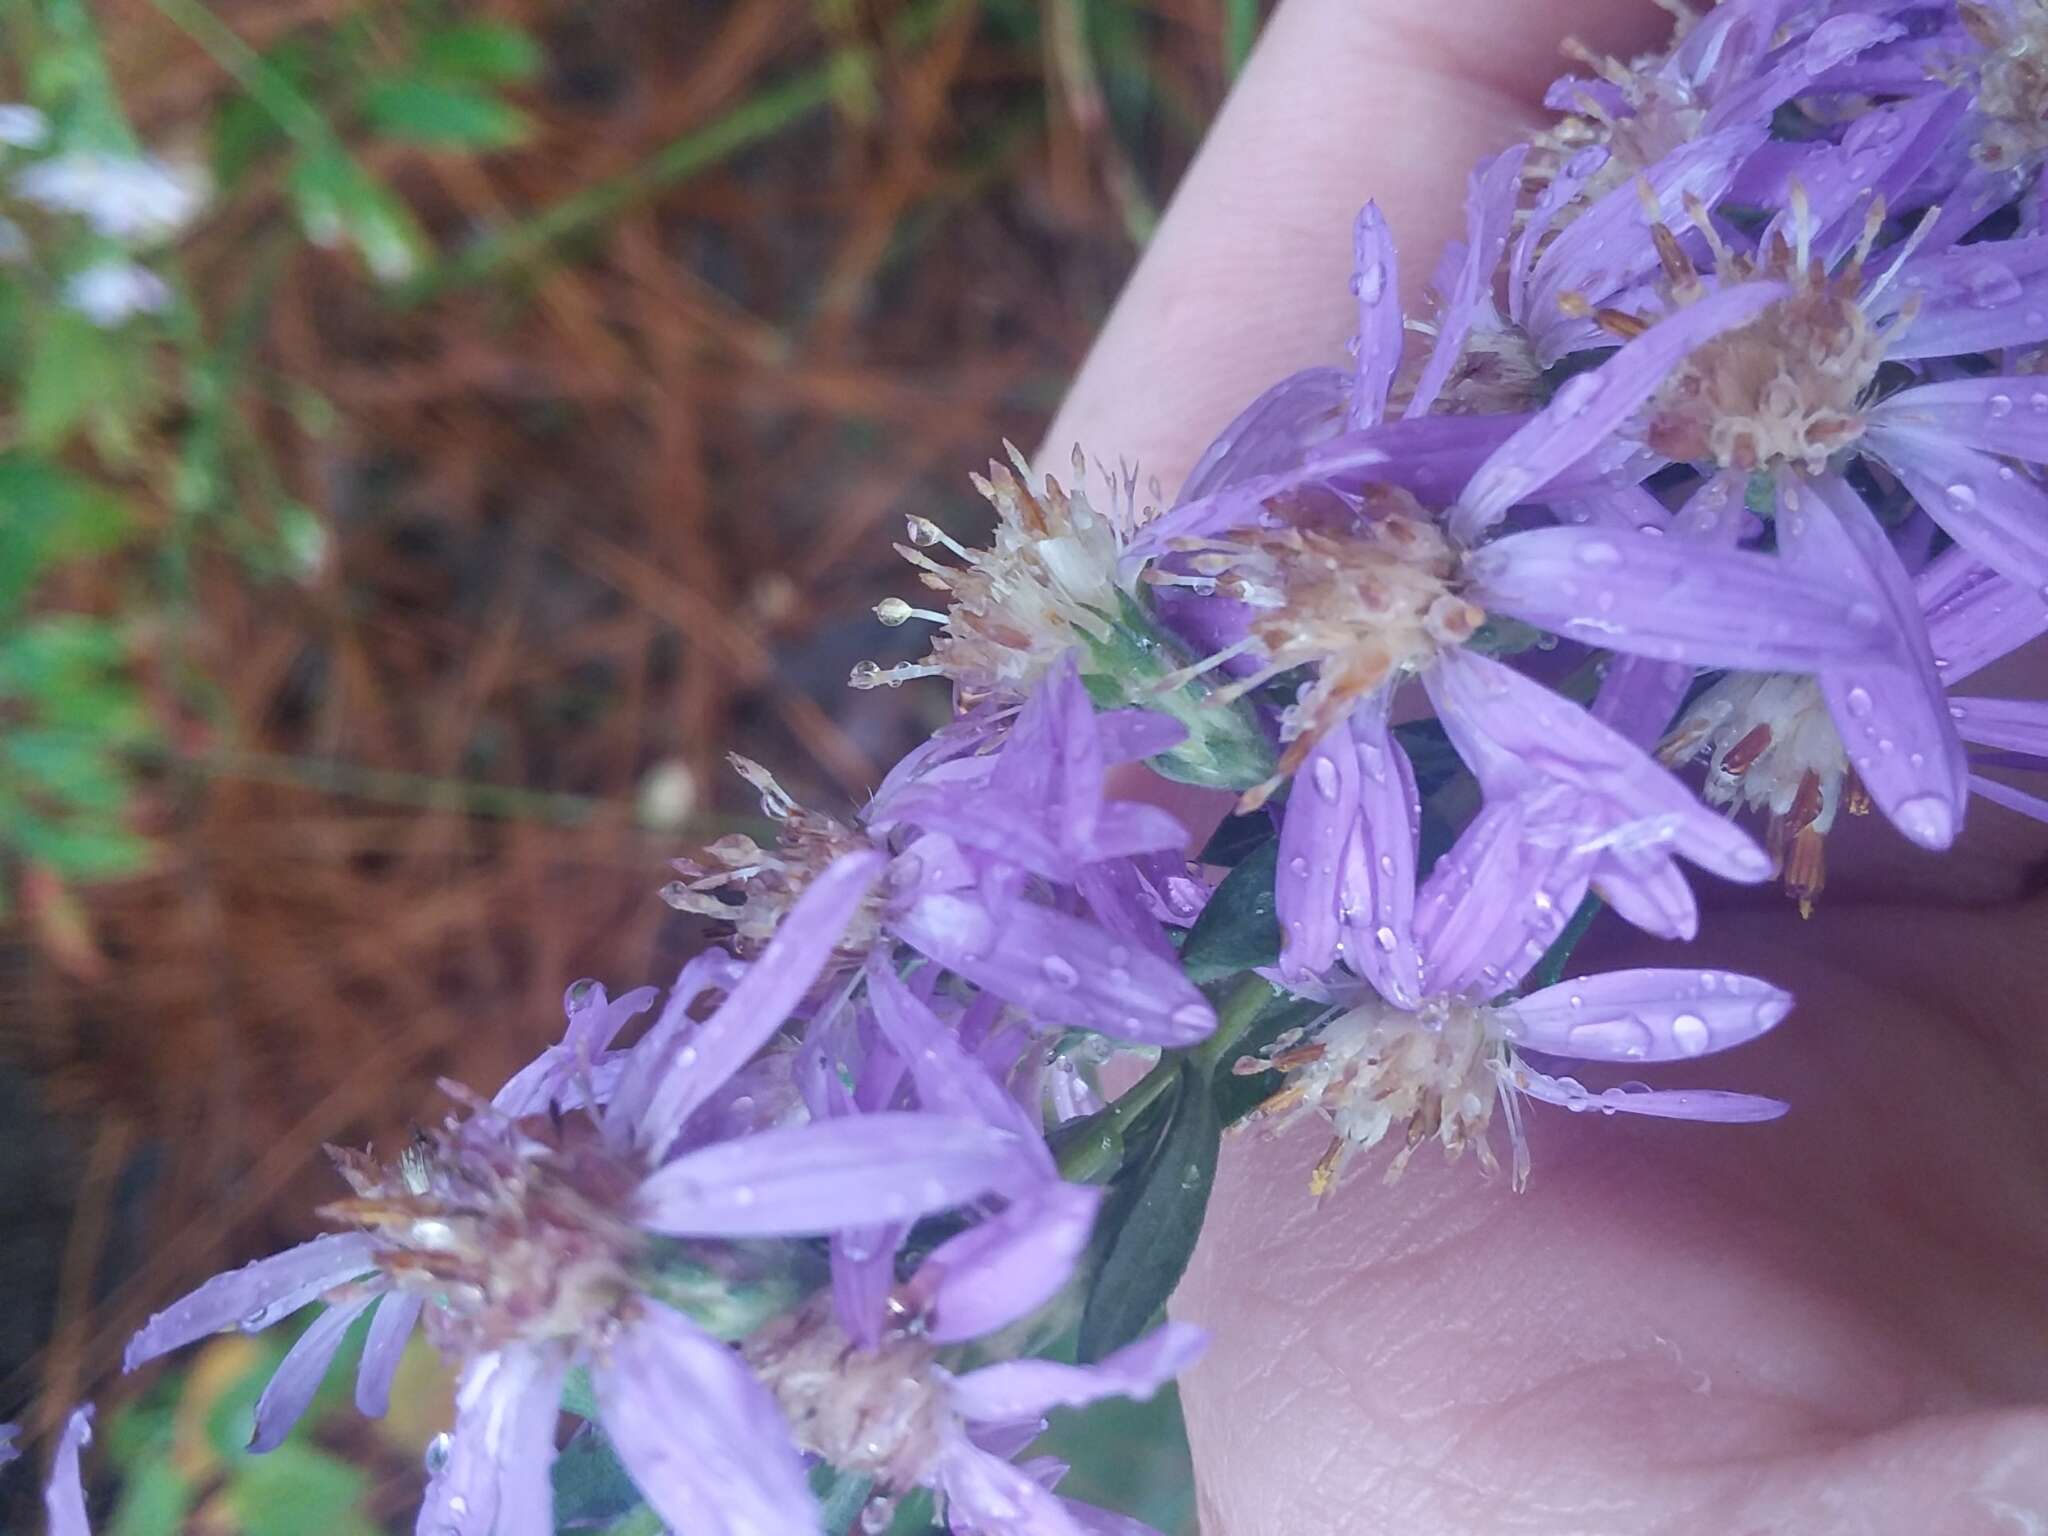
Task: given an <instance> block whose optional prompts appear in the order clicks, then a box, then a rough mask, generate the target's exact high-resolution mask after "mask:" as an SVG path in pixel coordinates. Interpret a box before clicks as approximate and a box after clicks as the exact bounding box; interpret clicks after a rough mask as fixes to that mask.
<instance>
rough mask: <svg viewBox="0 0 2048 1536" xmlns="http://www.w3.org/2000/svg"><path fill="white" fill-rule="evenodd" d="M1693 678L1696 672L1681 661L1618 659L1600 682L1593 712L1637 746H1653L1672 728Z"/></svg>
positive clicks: (1612, 663) (1596, 716)
mask: <svg viewBox="0 0 2048 1536" xmlns="http://www.w3.org/2000/svg"><path fill="white" fill-rule="evenodd" d="M1693 677H1694V669H1693V668H1692V667H1690V666H1688V665H1687V664H1686V663H1685V662H1682V661H1652V660H1651V659H1650V658H1649V657H1647V656H1617V657H1615V658H1614V660H1613V661H1611V662H1609V663H1608V665H1607V673H1606V675H1605V676H1604V677H1602V678H1601V679H1600V691H1599V693H1597V694H1596V695H1594V698H1593V705H1592V709H1591V710H1590V713H1591V714H1592V716H1593V718H1594V719H1595V720H1598V721H1599V722H1600V723H1601V724H1602V725H1604V726H1606V727H1607V728H1608V729H1609V730H1611V731H1613V732H1614V733H1615V734H1616V735H1618V736H1621V737H1623V738H1625V739H1626V740H1628V741H1630V742H1633V743H1634V744H1635V745H1636V746H1639V747H1649V746H1652V745H1654V744H1655V743H1656V742H1657V741H1658V740H1659V739H1660V738H1661V737H1662V736H1663V734H1664V732H1665V731H1666V730H1667V729H1669V728H1670V725H1671V721H1672V717H1673V716H1675V715H1676V714H1677V713H1678V706H1679V705H1680V704H1682V703H1683V702H1684V701H1685V691H1686V689H1688V688H1690V687H1691V686H1692V680H1693Z"/></svg>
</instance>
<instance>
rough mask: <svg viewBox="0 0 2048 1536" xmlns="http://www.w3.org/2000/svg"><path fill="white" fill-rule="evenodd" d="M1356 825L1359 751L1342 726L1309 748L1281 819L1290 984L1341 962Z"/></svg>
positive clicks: (1281, 908) (1280, 891) (1285, 961)
mask: <svg viewBox="0 0 2048 1536" xmlns="http://www.w3.org/2000/svg"><path fill="white" fill-rule="evenodd" d="M1381 713H1382V714H1384V713H1385V706H1384V705H1382V706H1381ZM1382 729H1384V727H1383V728H1382ZM1357 820H1358V751H1357V749H1356V748H1355V747H1354V746H1353V745H1352V744H1351V731H1350V729H1349V727H1348V726H1347V725H1346V724H1345V723H1344V722H1343V721H1339V722H1338V723H1337V724H1335V725H1333V726H1331V727H1330V729H1329V730H1327V731H1325V732H1324V733H1323V734H1322V736H1321V737H1320V738H1319V739H1318V740H1317V742H1316V744H1315V745H1314V746H1313V747H1311V748H1310V749H1309V754H1308V756H1307V758H1305V759H1304V760H1303V762H1302V765H1301V771H1300V772H1299V773H1297V774H1296V775H1295V778H1294V791H1293V793H1291V794H1290V795H1289V796H1288V797H1287V804H1286V806H1285V808H1284V809H1283V810H1282V812H1281V817H1280V850H1279V859H1280V862H1279V868H1278V871H1277V873H1276V874H1275V875H1274V879H1273V905H1274V910H1275V913H1276V914H1277V916H1278V918H1279V920H1280V935H1281V940H1280V974H1281V975H1282V976H1284V977H1286V978H1287V979H1288V980H1290V981H1299V980H1300V979H1301V978H1302V977H1304V976H1319V975H1321V974H1322V973H1323V972H1324V971H1327V970H1328V969H1329V968H1330V967H1331V966H1332V965H1334V964H1335V963H1336V959H1337V936H1338V933H1339V931H1340V927H1341V924H1340V922H1339V919H1338V896H1337V892H1338V887H1339V884H1340V880H1341V873H1340V871H1341V866H1342V864H1343V862H1344V851H1345V849H1344V845H1345V841H1346V839H1348V838H1349V837H1350V836H1351V833H1352V828H1353V826H1354V825H1355V824H1356V822H1357Z"/></svg>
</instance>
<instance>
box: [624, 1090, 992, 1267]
mask: <svg viewBox="0 0 2048 1536" xmlns="http://www.w3.org/2000/svg"><path fill="white" fill-rule="evenodd" d="M1021 1163H1022V1158H1021V1148H1020V1147H1019V1144H1018V1138H1017V1137H1016V1136H1015V1135H1013V1134H1012V1133H1010V1132H1008V1131H998V1130H994V1129H991V1128H990V1127H989V1126H986V1125H983V1124H981V1123H980V1122H979V1121H974V1120H956V1119H950V1118H948V1117H946V1116H943V1115H927V1114H911V1113H905V1112H903V1111H897V1110H891V1111H887V1112H884V1113H881V1114H873V1115H856V1116H852V1117H850V1118H848V1119H844V1120H827V1121H822V1122H817V1123H813V1124H810V1125H791V1126H780V1127H777V1128H776V1129H774V1130H769V1131H762V1132H760V1133H759V1134H757V1135H753V1136H746V1137H742V1138H741V1139H740V1140H738V1141H725V1142H719V1143H717V1144H715V1145H713V1146H709V1147H705V1148H703V1149H702V1150H700V1151H696V1152H686V1153H684V1154H683V1155H682V1156H681V1157H679V1158H677V1159H676V1160H675V1161H674V1162H672V1163H670V1164H668V1165H667V1166H666V1167H663V1168H657V1169H656V1170H655V1171H654V1172H653V1173H651V1174H649V1175H648V1177H647V1179H646V1181H645V1182H644V1183H642V1184H641V1186H640V1197H639V1206H640V1221H641V1225H643V1226H645V1227H648V1228H649V1229H651V1230H653V1231H656V1232H666V1233H668V1234H669V1235H670V1236H673V1237H752V1236H761V1237H774V1236H787V1237H797V1236H804V1235H809V1234H822V1233H827V1232H842V1231H846V1230H849V1229H851V1228H856V1227H871V1226H880V1225H883V1224H885V1223H890V1222H899V1221H909V1220H912V1219H913V1218H915V1217H918V1216H924V1215H929V1214H930V1213H931V1212H933V1211H940V1210H945V1209H946V1208H948V1207H949V1206H955V1205H962V1204H965V1203H966V1202H967V1201H969V1200H973V1199H975V1198H976V1197H978V1196H980V1195H983V1194H986V1193H988V1191H990V1190H991V1189H994V1188H997V1187H998V1186H1000V1185H1002V1184H1004V1183H1005V1182H1007V1181H1009V1180H1010V1179H1012V1178H1014V1177H1015V1176H1016V1174H1017V1172H1018V1170H1019V1167H1020V1165H1021Z"/></svg>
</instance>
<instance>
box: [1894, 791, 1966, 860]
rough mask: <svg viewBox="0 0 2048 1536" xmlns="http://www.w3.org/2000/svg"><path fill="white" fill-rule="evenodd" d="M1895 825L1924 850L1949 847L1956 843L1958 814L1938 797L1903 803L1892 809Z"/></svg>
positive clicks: (1914, 798) (1918, 796)
mask: <svg viewBox="0 0 2048 1536" xmlns="http://www.w3.org/2000/svg"><path fill="white" fill-rule="evenodd" d="M1892 822H1893V824H1894V825H1896V826H1897V827H1898V829H1899V830H1900V831H1901V832H1903V833H1905V834H1906V836H1908V837H1910V838H1911V839H1913V841H1914V842H1916V843H1918V844H1920V846H1921V847H1923V848H1946V847H1947V846H1948V845H1949V844H1950V843H1952V842H1954V841H1955V837H1956V818H1955V812H1954V811H1953V810H1951V809H1950V807H1949V803H1948V801H1946V800H1944V799H1943V798H1942V797H1941V796H1939V795H1915V796H1914V797H1913V798H1912V799H1910V800H1906V801H1902V802H1901V803H1900V804H1898V805H1896V806H1894V807H1893V808H1892Z"/></svg>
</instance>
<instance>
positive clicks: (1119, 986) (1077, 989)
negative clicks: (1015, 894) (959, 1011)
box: [895, 895, 1216, 1045]
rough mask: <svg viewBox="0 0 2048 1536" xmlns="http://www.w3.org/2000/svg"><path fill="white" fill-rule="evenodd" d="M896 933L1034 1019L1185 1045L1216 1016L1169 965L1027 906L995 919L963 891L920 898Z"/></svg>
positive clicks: (1077, 922) (1081, 923)
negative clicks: (956, 894) (959, 894)
mask: <svg viewBox="0 0 2048 1536" xmlns="http://www.w3.org/2000/svg"><path fill="white" fill-rule="evenodd" d="M895 929H896V934H897V936H898V937H899V938H901V939H902V940H903V942H904V943H906V944H908V945H910V946H911V947H912V948H914V949H916V950H918V951H919V952H920V953H922V954H925V955H928V956H930V957H931V958H932V959H934V960H936V961H938V962H939V964H941V965H943V966H945V967H946V968H947V969H948V970H950V971H954V972H956V973H957V974H959V975H961V976H964V977H966V978H967V979H968V980H969V981H971V982H973V983H974V984H975V985H976V986H978V987H981V988H984V989H985V990H987V991H989V992H993V993H994V994H996V996H998V997H1002V998H1007V999H1008V1000H1009V1001H1010V1002H1012V1003H1014V1004H1016V1005H1017V1006H1018V1007H1019V1008H1022V1009H1024V1010H1025V1011H1026V1012H1027V1013H1029V1014H1031V1015H1033V1016H1034V1017H1035V1018H1037V1019H1038V1020H1039V1021H1040V1022H1041V1023H1045V1024H1064V1025H1070V1026H1072V1027H1074V1028H1077V1029H1091V1030H1094V1031H1095V1032H1096V1033H1098V1034H1104V1035H1108V1036H1110V1037H1111V1038H1112V1039H1117V1040H1132V1041H1136V1042H1138V1043H1140V1044H1145V1045H1192V1044H1193V1043H1194V1042H1195V1041H1197V1040H1200V1039H1202V1038H1203V1037H1204V1036H1206V1035H1207V1034H1209V1033H1210V1031H1212V1030H1213V1029H1215V1027H1216V1014H1215V1010H1213V1009H1212V1008H1211V1007H1210V1006H1209V1004H1208V1002H1207V1001H1206V1000H1205V999H1204V998H1203V996H1202V994H1201V993H1200V991H1198V990H1197V989H1196V987H1195V984H1194V983H1193V982H1191V981H1189V980H1188V979H1187V976H1186V975H1185V974H1184V973H1183V972H1182V971H1181V969H1180V967H1179V966H1178V965H1177V964H1174V963H1173V962H1171V961H1167V960H1164V959H1162V958H1160V957H1159V956H1158V955H1155V954H1152V953H1150V952H1149V951H1146V950H1142V949H1139V948H1137V947H1135V946H1133V945H1130V944H1126V943H1124V942H1122V941H1121V940H1119V939H1117V938H1116V937H1115V936H1114V935H1112V934H1109V933H1105V932H1104V931H1103V930H1102V929H1101V928H1098V927H1097V926H1096V925H1095V924H1093V923H1090V922H1088V921H1086V920H1085V919H1082V918H1078V917H1074V916H1071V915H1069V914H1067V913H1064V912H1055V911H1053V910H1052V909H1051V908H1049V907H1041V906H1039V905H1037V904H1036V903H1033V902H1018V903H1016V904H1015V905H1014V906H1011V907H1010V908H1009V909H1008V910H1006V911H1004V912H1003V913H1002V914H1001V915H1000V917H998V916H997V915H996V914H994V913H992V912H990V911H989V909H988V907H987V906H986V905H985V904H984V903H982V902H979V901H976V900H972V899H970V898H968V897H964V896H951V895H935V896H924V897H921V898H920V899H919V900H918V902H917V903H916V905H915V906H913V907H911V908H910V909H909V910H908V911H907V912H904V913H902V914H901V915H899V916H898V917H897V919H896V922H895Z"/></svg>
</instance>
